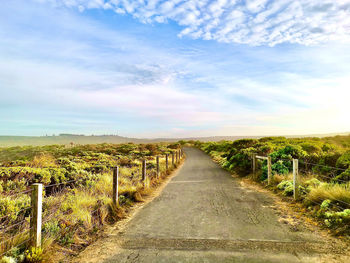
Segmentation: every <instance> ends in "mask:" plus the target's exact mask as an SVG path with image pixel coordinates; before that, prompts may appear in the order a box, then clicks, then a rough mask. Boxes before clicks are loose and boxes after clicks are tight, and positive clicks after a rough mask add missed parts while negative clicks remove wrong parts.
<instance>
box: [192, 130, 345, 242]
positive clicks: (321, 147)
mask: <svg viewBox="0 0 350 263" xmlns="http://www.w3.org/2000/svg"><path fill="white" fill-rule="evenodd" d="M189 143H190V144H191V145H195V146H196V147H198V148H200V149H202V150H203V151H205V152H206V153H208V154H209V155H210V156H211V157H212V158H213V159H214V160H215V161H216V162H218V163H219V164H220V165H221V166H222V167H223V168H225V169H227V170H229V171H231V172H234V173H236V174H238V175H239V176H242V177H250V178H252V179H254V180H256V181H258V182H261V183H262V184H264V185H265V186H267V169H268V168H267V162H266V161H259V162H258V166H259V169H258V176H254V177H253V175H252V155H253V154H257V155H260V156H270V157H271V160H272V174H273V180H272V183H271V185H269V186H267V187H269V188H270V189H271V190H273V191H275V192H277V193H280V194H281V195H283V196H285V197H286V198H287V199H288V197H290V198H289V200H290V201H292V202H295V201H294V200H293V199H292V198H291V196H292V195H293V181H292V171H293V165H292V159H293V158H295V159H298V160H299V174H300V178H299V189H298V190H299V192H300V197H299V198H298V200H297V201H299V202H301V203H302V204H303V206H304V208H305V212H306V213H311V214H312V215H313V216H315V217H316V218H317V219H318V220H319V222H321V223H322V224H323V225H324V226H325V227H327V228H329V229H331V230H332V232H333V234H336V235H346V236H349V234H350V189H349V186H350V135H349V136H335V137H325V138H299V139H297V138H289V139H288V138H284V137H266V138H261V139H242V140H237V141H221V142H207V143H203V142H200V141H190V142H189Z"/></svg>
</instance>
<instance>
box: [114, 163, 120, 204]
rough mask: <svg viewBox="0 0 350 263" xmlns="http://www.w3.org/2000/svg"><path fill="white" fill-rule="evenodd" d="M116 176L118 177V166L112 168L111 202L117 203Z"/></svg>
mask: <svg viewBox="0 0 350 263" xmlns="http://www.w3.org/2000/svg"><path fill="white" fill-rule="evenodd" d="M118 177H119V167H118V166H117V167H114V168H113V204H114V205H118V202H119V200H118Z"/></svg>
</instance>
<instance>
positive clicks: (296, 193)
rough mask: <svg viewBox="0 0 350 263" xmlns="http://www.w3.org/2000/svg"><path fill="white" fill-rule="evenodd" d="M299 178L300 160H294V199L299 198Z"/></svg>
mask: <svg viewBox="0 0 350 263" xmlns="http://www.w3.org/2000/svg"><path fill="white" fill-rule="evenodd" d="M298 176H299V161H298V159H293V196H294V199H298V198H299V184H298Z"/></svg>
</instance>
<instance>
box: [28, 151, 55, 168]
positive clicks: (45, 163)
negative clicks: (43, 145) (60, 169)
mask: <svg viewBox="0 0 350 263" xmlns="http://www.w3.org/2000/svg"><path fill="white" fill-rule="evenodd" d="M29 166H31V167H36V168H45V167H46V168H47V167H57V164H56V159H55V157H53V156H52V155H51V154H49V153H44V154H40V155H37V156H35V157H34V159H33V161H31V163H30V165H29Z"/></svg>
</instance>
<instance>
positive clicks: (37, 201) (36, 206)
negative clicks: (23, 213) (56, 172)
mask: <svg viewBox="0 0 350 263" xmlns="http://www.w3.org/2000/svg"><path fill="white" fill-rule="evenodd" d="M31 204H32V216H31V218H30V243H31V246H32V247H41V224H42V205H43V185H42V184H33V185H32V196H31Z"/></svg>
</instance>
